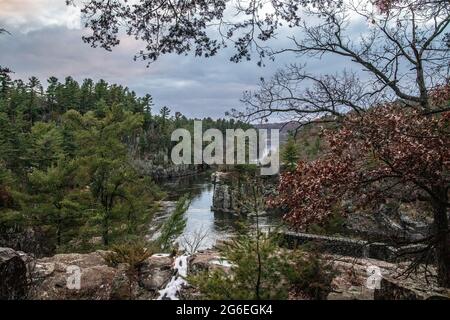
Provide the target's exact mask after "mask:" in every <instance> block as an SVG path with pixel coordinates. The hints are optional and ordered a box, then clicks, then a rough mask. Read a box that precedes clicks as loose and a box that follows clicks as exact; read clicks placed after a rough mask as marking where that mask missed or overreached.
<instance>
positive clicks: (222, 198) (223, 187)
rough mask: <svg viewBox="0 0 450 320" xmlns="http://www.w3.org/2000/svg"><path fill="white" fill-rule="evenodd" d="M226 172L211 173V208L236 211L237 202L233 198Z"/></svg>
mask: <svg viewBox="0 0 450 320" xmlns="http://www.w3.org/2000/svg"><path fill="white" fill-rule="evenodd" d="M229 176H230V175H229V174H228V173H227V172H215V173H213V174H212V177H211V178H212V181H213V183H214V193H213V200H212V208H211V209H212V210H213V211H217V212H226V213H237V210H238V208H237V204H236V201H235V199H234V198H233V192H232V188H231V184H230V178H229Z"/></svg>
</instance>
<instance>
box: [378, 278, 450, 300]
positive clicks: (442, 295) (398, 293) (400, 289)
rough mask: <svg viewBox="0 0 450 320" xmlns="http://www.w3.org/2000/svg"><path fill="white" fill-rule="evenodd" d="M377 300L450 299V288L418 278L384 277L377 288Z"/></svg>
mask: <svg viewBox="0 0 450 320" xmlns="http://www.w3.org/2000/svg"><path fill="white" fill-rule="evenodd" d="M374 299H375V300H450V290H449V289H446V288H440V287H436V286H433V285H431V284H426V283H421V282H420V281H418V280H417V279H415V280H412V279H394V278H392V277H383V279H382V280H381V283H380V288H379V289H376V290H375V294H374Z"/></svg>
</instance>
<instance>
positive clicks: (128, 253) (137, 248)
mask: <svg viewBox="0 0 450 320" xmlns="http://www.w3.org/2000/svg"><path fill="white" fill-rule="evenodd" d="M153 253H154V249H153V248H152V245H151V244H150V245H149V247H145V246H144V245H143V244H142V243H139V242H137V243H125V244H120V245H114V246H113V247H112V251H111V252H108V253H107V254H106V255H105V256H104V258H105V260H106V263H107V264H108V265H109V266H112V267H117V266H118V265H119V264H121V263H127V264H128V265H129V266H130V268H133V269H137V268H139V266H140V265H141V264H142V262H144V260H145V259H147V258H148V257H150V256H151V255H152V254H153Z"/></svg>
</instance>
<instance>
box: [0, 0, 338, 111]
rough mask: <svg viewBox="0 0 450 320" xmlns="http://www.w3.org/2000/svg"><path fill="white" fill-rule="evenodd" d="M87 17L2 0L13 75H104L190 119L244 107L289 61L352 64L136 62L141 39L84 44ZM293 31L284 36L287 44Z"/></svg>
mask: <svg viewBox="0 0 450 320" xmlns="http://www.w3.org/2000/svg"><path fill="white" fill-rule="evenodd" d="M80 19H81V16H80V13H79V9H77V8H73V7H70V6H66V5H65V0H0V27H2V28H5V29H7V30H8V31H9V32H10V33H11V35H2V36H0V65H1V66H3V67H8V68H10V69H11V70H13V71H14V72H15V74H14V78H20V79H27V78H29V77H30V76H37V77H38V78H39V79H41V82H42V83H43V84H45V83H46V79H47V78H49V77H50V76H56V77H57V78H59V79H60V80H63V79H64V78H65V77H66V76H72V77H73V78H75V79H76V80H78V81H81V80H82V79H84V78H92V79H94V80H98V79H104V80H106V81H108V82H110V83H117V84H121V85H123V86H127V87H129V88H130V89H131V90H134V91H135V92H136V93H137V94H138V95H145V94H146V93H150V94H151V95H152V96H153V100H154V103H155V108H156V109H159V108H160V107H162V106H164V105H167V106H169V107H170V108H171V110H172V111H173V112H175V111H179V112H181V113H183V114H184V115H186V116H189V117H198V118H202V117H208V116H209V117H213V118H219V117H224V115H225V112H226V111H229V110H230V109H232V108H237V109H240V108H242V107H243V106H242V104H241V103H240V101H239V100H240V98H241V97H242V92H243V91H246V90H255V89H257V84H258V82H259V79H260V78H261V77H264V78H270V76H271V75H272V74H273V73H274V72H275V71H276V70H277V69H280V68H282V67H283V66H284V65H286V64H288V63H290V62H297V63H304V62H307V63H308V68H309V69H310V70H314V71H315V72H316V73H325V72H332V71H338V70H339V69H342V67H343V66H345V63H346V62H345V61H339V59H337V58H328V59H327V60H317V59H315V60H310V61H307V60H300V59H298V58H295V57H292V56H279V57H278V58H277V59H276V60H275V61H274V62H271V61H267V62H266V66H265V67H258V66H257V64H256V61H249V62H247V61H246V62H241V63H239V64H235V63H232V62H230V61H229V57H230V56H231V55H232V52H231V51H222V52H220V53H219V54H218V55H217V56H215V57H212V58H208V59H205V58H199V57H194V56H193V55H189V56H178V55H166V56H162V57H161V58H159V60H157V61H156V62H154V63H153V64H151V65H150V67H149V68H147V67H146V63H145V62H142V61H133V56H134V54H135V53H136V52H138V51H139V49H140V48H142V43H139V42H137V41H135V40H133V39H131V38H127V37H124V38H122V39H121V44H120V45H119V46H118V47H116V48H115V49H113V52H108V51H105V50H104V49H101V48H95V49H94V48H91V47H90V46H89V45H88V44H85V43H83V41H82V40H81V37H82V35H83V34H86V33H87V32H88V30H84V29H83V28H82V26H81V23H80V21H81V20H80ZM287 36H288V34H280V35H279V39H281V40H280V41H283V39H286V37H287ZM230 50H231V49H230Z"/></svg>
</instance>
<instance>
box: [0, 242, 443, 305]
mask: <svg viewBox="0 0 450 320" xmlns="http://www.w3.org/2000/svg"><path fill="white" fill-rule="evenodd" d="M107 254H108V251H96V252H92V253H87V254H78V253H70V254H58V255H55V256H53V257H48V258H41V259H33V258H32V257H30V256H28V255H26V254H24V253H22V252H17V251H14V250H12V249H9V248H0V289H1V291H0V293H1V294H2V296H1V299H11V300H12V299H14V300H16V299H34V300H55V299H63V300H127V299H137V300H150V299H156V298H158V296H159V290H162V289H163V288H165V287H166V285H167V283H168V282H169V281H170V279H171V278H172V277H173V276H176V271H175V269H174V258H173V257H171V256H169V255H166V254H155V255H153V256H151V257H149V258H147V259H146V260H145V261H144V262H143V263H142V264H141V266H140V267H139V268H138V270H137V271H136V272H131V273H130V268H129V265H127V264H120V265H118V266H116V267H111V266H108V264H107V262H106V260H105V258H104V257H105V256H106V255H107ZM322 258H323V259H325V260H327V261H329V262H331V263H332V264H333V266H334V268H335V270H336V271H337V275H336V276H335V278H334V279H333V282H332V286H333V291H332V292H331V293H330V294H329V295H328V299H330V300H348V299H357V300H373V299H390V300H396V299H420V300H422V299H449V297H450V291H449V290H447V289H443V288H437V287H434V286H433V285H432V284H427V283H425V282H424V281H423V279H420V278H413V279H398V278H396V277H395V275H396V274H398V271H399V270H401V269H402V268H404V265H402V264H395V263H389V262H385V261H381V260H375V259H367V258H354V257H348V256H340V255H331V254H327V255H323V256H322ZM188 261H189V265H188V272H189V273H195V272H199V271H211V270H214V269H217V268H220V269H222V270H224V271H225V272H228V271H229V270H230V267H231V265H230V264H229V263H227V262H226V261H224V260H223V259H221V257H220V253H219V252H217V251H214V250H205V251H202V252H199V253H197V254H195V255H193V256H191V257H190V258H189V259H188ZM71 266H72V267H73V266H76V267H78V268H79V270H80V275H81V278H80V280H81V281H80V288H79V289H69V288H68V286H67V283H68V277H69V276H70V275H71V274H70V273H68V270H69V267H71ZM368 266H376V267H378V268H380V270H381V273H382V276H383V278H382V280H381V287H380V289H378V290H371V289H368V288H367V287H366V281H367V267H368ZM181 289H182V290H181V292H180V294H179V296H180V297H181V298H182V297H191V298H194V299H197V298H200V296H199V294H198V292H195V291H194V290H193V288H190V287H189V286H187V287H185V288H181Z"/></svg>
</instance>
